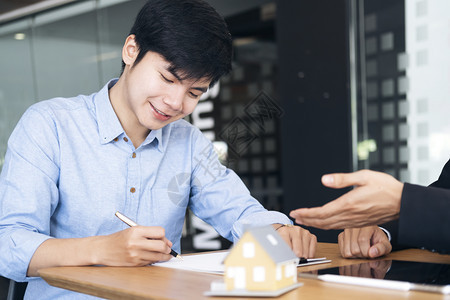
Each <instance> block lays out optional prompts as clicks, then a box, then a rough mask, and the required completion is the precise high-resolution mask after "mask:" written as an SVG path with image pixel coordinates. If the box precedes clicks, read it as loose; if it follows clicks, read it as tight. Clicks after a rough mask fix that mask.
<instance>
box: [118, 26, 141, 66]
mask: <svg viewBox="0 0 450 300" xmlns="http://www.w3.org/2000/svg"><path fill="white" fill-rule="evenodd" d="M138 53H139V47H138V45H137V43H136V37H135V35H134V34H131V35H129V36H128V37H127V39H126V40H125V44H124V45H123V48H122V60H123V62H124V63H125V64H126V65H129V66H131V65H133V63H134V61H135V60H136V57H137V55H138Z"/></svg>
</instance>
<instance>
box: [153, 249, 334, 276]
mask: <svg viewBox="0 0 450 300" xmlns="http://www.w3.org/2000/svg"><path fill="white" fill-rule="evenodd" d="M228 253H229V251H219V252H211V253H202V254H195V255H183V260H179V259H176V258H175V257H173V258H172V259H171V260H169V261H166V262H160V263H156V264H154V265H155V266H158V267H165V268H174V269H181V270H188V271H196V272H205V273H213V274H224V273H225V266H224V265H223V261H224V260H225V257H226V256H227V255H228ZM330 261H331V260H328V259H326V258H325V257H322V258H315V259H314V258H313V259H308V263H304V264H299V265H298V266H299V267H303V266H308V265H313V264H320V263H327V262H330Z"/></svg>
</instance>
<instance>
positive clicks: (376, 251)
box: [369, 227, 392, 258]
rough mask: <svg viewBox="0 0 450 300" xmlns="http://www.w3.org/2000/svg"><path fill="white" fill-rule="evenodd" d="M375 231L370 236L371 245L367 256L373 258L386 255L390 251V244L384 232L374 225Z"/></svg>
mask: <svg viewBox="0 0 450 300" xmlns="http://www.w3.org/2000/svg"><path fill="white" fill-rule="evenodd" d="M376 229H377V231H376V232H375V233H374V235H373V238H372V246H371V247H370V249H369V257H371V258H375V257H380V256H383V255H386V254H388V253H390V252H391V251H392V245H391V243H390V242H389V239H388V238H387V236H386V234H385V233H384V232H383V231H382V230H381V229H379V228H378V227H376Z"/></svg>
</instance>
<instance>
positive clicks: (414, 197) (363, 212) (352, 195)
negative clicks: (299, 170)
mask: <svg viewBox="0 0 450 300" xmlns="http://www.w3.org/2000/svg"><path fill="white" fill-rule="evenodd" d="M322 183H323V184H324V185H325V186H327V187H331V188H344V187H348V186H355V188H354V189H353V190H351V191H350V192H348V193H346V194H344V195H342V196H341V197H339V198H337V199H335V200H334V201H331V202H329V203H327V204H325V205H323V206H322V207H314V208H300V209H297V210H293V211H292V212H291V213H290V216H291V217H293V218H295V221H296V222H297V223H298V224H303V225H307V226H313V227H317V228H322V229H343V228H352V227H353V228H358V227H363V226H367V225H376V224H383V223H386V222H389V221H392V220H397V219H398V223H397V224H398V226H396V228H394V230H397V231H398V232H396V235H397V243H398V244H401V245H404V246H407V247H417V248H425V249H429V250H432V251H437V252H440V253H450V160H449V161H448V162H447V163H446V164H445V166H444V169H443V170H442V173H441V175H440V176H439V179H438V180H437V181H436V182H434V183H432V184H431V185H430V186H420V185H416V184H410V183H402V182H400V181H398V180H396V179H395V178H394V177H392V176H390V175H388V174H385V173H381V172H375V171H370V170H361V171H357V172H353V173H347V174H343V173H335V174H327V175H324V176H323V177H322ZM351 230H358V229H351ZM365 236H366V237H367V234H366V235H365ZM366 240H367V239H366Z"/></svg>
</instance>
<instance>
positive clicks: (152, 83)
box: [110, 36, 210, 137]
mask: <svg viewBox="0 0 450 300" xmlns="http://www.w3.org/2000/svg"><path fill="white" fill-rule="evenodd" d="M137 53H138V48H137V46H136V44H135V41H134V38H133V36H129V37H128V38H127V41H126V43H125V45H124V50H123V55H122V56H123V60H124V62H125V64H126V67H125V70H124V73H123V74H122V76H121V77H120V79H119V82H118V83H116V85H115V86H114V87H113V88H112V89H111V90H110V98H111V102H112V104H113V107H114V110H115V112H116V114H117V115H118V117H119V120H120V122H121V123H122V126H123V127H124V129H125V131H126V132H127V134H128V135H130V137H131V135H132V134H130V132H129V131H135V130H139V129H140V130H141V131H142V130H144V131H146V132H147V133H148V131H149V130H156V129H160V128H162V127H164V126H165V125H167V124H169V123H171V122H174V121H176V120H179V119H181V118H183V117H185V116H187V115H189V114H190V113H192V112H193V110H194V108H195V107H196V105H197V104H198V101H199V99H200V97H201V95H202V94H203V93H204V92H206V91H207V89H208V86H209V84H210V80H208V79H199V80H194V79H183V80H182V79H180V77H179V76H178V74H173V73H171V72H170V71H169V69H170V67H171V64H170V63H169V62H168V61H166V60H165V59H164V57H162V56H161V55H159V54H158V53H155V52H147V53H146V55H145V56H144V58H143V59H142V60H141V61H139V63H137V64H134V59H135V58H136V56H137ZM113 89H114V90H113ZM119 99H120V101H119ZM143 134H144V133H143Z"/></svg>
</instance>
